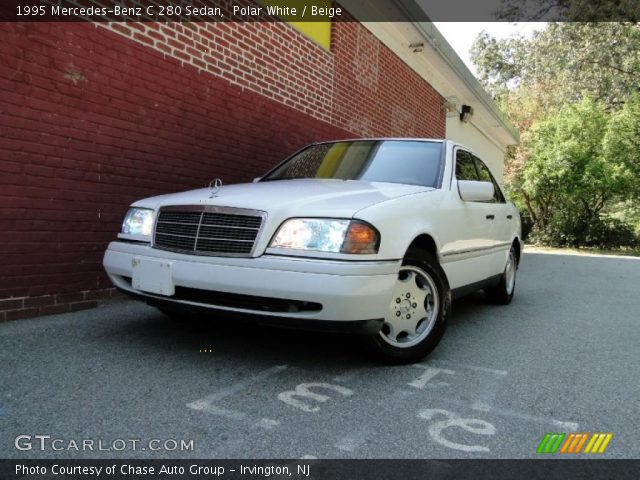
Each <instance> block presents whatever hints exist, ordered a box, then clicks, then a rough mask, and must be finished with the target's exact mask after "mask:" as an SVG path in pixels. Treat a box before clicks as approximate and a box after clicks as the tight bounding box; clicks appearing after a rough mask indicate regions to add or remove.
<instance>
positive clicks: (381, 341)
mask: <svg viewBox="0 0 640 480" xmlns="http://www.w3.org/2000/svg"><path fill="white" fill-rule="evenodd" d="M450 310H451V294H450V291H449V286H448V283H447V280H446V276H445V274H444V272H443V270H442V268H441V267H440V265H439V264H438V262H437V261H436V260H435V258H434V257H433V256H432V255H430V254H429V253H427V252H425V251H422V250H416V249H412V250H409V252H408V253H407V255H406V256H405V258H404V260H403V262H402V266H401V267H400V271H399V272H398V281H397V283H396V286H395V288H394V292H393V296H392V299H391V302H390V305H389V309H388V311H387V312H386V315H385V318H384V323H383V326H382V328H381V330H380V332H379V333H377V334H376V335H374V336H371V337H369V338H368V343H369V347H370V349H371V351H372V353H373V354H374V355H375V357H376V359H378V360H380V361H383V362H384V363H388V364H396V365H397V364H406V363H412V362H416V361H418V360H420V359H422V358H424V357H425V356H426V355H428V354H429V353H430V352H431V351H432V350H433V349H434V348H435V347H436V346H437V345H438V343H439V342H440V339H441V338H442V335H443V334H444V331H445V328H446V320H447V316H448V314H449V311H450Z"/></svg>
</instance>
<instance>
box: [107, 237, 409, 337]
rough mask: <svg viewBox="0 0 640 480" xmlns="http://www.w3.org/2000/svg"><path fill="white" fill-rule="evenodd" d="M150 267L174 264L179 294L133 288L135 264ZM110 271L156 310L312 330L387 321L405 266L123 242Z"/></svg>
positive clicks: (110, 254)
mask: <svg viewBox="0 0 640 480" xmlns="http://www.w3.org/2000/svg"><path fill="white" fill-rule="evenodd" d="M145 260H148V261H152V260H160V261H162V262H164V263H165V264H168V265H170V267H168V268H169V269H170V282H171V283H172V286H174V287H175V293H174V294H173V295H160V294H157V293H150V292H146V291H142V290H140V289H136V288H134V287H133V283H132V280H131V279H132V278H133V276H134V271H133V270H134V268H135V267H134V265H137V264H139V263H140V261H145ZM103 265H104V268H105V270H106V272H107V274H108V275H109V278H110V279H111V281H112V282H113V283H114V285H115V286H116V287H118V288H119V289H120V290H122V291H124V292H125V293H129V294H131V295H132V296H135V297H137V298H140V299H146V300H148V301H149V302H150V303H155V304H162V305H175V306H180V305H182V306H186V307H194V308H206V309H212V310H218V311H227V312H235V313H241V314H242V313H244V314H250V315H258V316H264V317H267V316H268V317H272V318H281V319H283V320H284V319H291V320H293V319H299V320H304V319H307V320H309V324H310V325H311V324H314V323H317V322H316V321H334V322H357V321H363V320H373V319H381V318H383V317H384V316H385V314H386V311H387V309H388V307H389V302H390V300H391V293H392V290H393V286H394V284H395V282H396V279H397V273H398V270H399V268H400V260H397V261H396V260H391V261H380V262H378V261H375V262H372V261H339V260H324V259H323V260H319V259H307V258H301V257H281V256H275V255H263V256H261V257H257V258H233V257H208V256H194V255H185V254H181V253H175V252H169V251H164V250H158V249H154V248H151V247H150V246H148V245H140V244H133V243H126V242H117V241H116V242H111V243H110V244H109V247H108V249H107V251H106V252H105V255H104V260H103ZM261 299H263V301H260V300H261ZM265 305H267V306H266V307H265Z"/></svg>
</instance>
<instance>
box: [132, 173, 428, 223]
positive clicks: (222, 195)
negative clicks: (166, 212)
mask: <svg viewBox="0 0 640 480" xmlns="http://www.w3.org/2000/svg"><path fill="white" fill-rule="evenodd" d="M430 190H434V189H433V188H431V187H423V186H418V185H405V184H398V183H381V182H366V181H362V180H336V179H295V180H274V181H268V182H258V183H240V184H236V185H223V186H222V188H220V190H219V191H218V192H217V194H215V196H214V197H213V198H211V195H212V193H211V190H210V189H209V188H201V189H198V190H190V191H188V192H182V193H173V194H169V195H161V196H158V197H151V198H147V199H144V200H140V201H138V202H136V203H135V204H134V205H136V206H141V207H147V208H154V209H158V208H160V207H163V206H168V205H215V206H225V207H236V208H248V209H254V210H262V211H265V212H268V213H275V212H278V213H281V214H283V215H285V216H328V217H343V218H344V217H351V216H353V215H354V214H355V213H356V212H357V211H358V210H361V209H363V208H366V207H370V206H372V205H375V204H377V203H381V202H385V201H387V200H391V199H394V198H398V197H402V196H405V195H413V194H416V193H421V192H427V191H430Z"/></svg>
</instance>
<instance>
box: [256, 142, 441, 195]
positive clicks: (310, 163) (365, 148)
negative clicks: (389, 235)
mask: <svg viewBox="0 0 640 480" xmlns="http://www.w3.org/2000/svg"><path fill="white" fill-rule="evenodd" d="M442 145H443V144H442V142H428V141H418V140H356V141H348V142H335V143H322V144H319V145H311V146H310V147H308V148H305V149H304V150H302V151H300V152H298V153H297V154H295V155H294V156H293V157H291V158H290V159H289V160H287V161H286V162H284V163H283V164H282V165H279V166H278V167H276V168H275V169H274V170H273V171H272V172H270V173H268V174H267V175H266V176H265V177H263V178H262V181H270V180H287V179H293V178H335V179H340V180H366V181H369V182H390V183H405V184H409V185H422V186H425V187H437V185H438V180H439V178H440V164H441V162H442V154H441V152H442Z"/></svg>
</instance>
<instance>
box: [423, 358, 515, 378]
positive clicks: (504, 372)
mask: <svg viewBox="0 0 640 480" xmlns="http://www.w3.org/2000/svg"><path fill="white" fill-rule="evenodd" d="M429 364H433V365H434V366H437V365H438V364H442V365H446V366H449V367H453V368H466V369H467V370H476V371H478V372H486V373H493V374H494V375H507V374H508V373H509V372H508V371H507V370H497V369H495V368H488V367H478V366H476V365H469V364H465V363H454V362H448V361H447V360H429V362H428V363H425V364H419V363H417V364H414V366H415V365H429Z"/></svg>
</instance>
